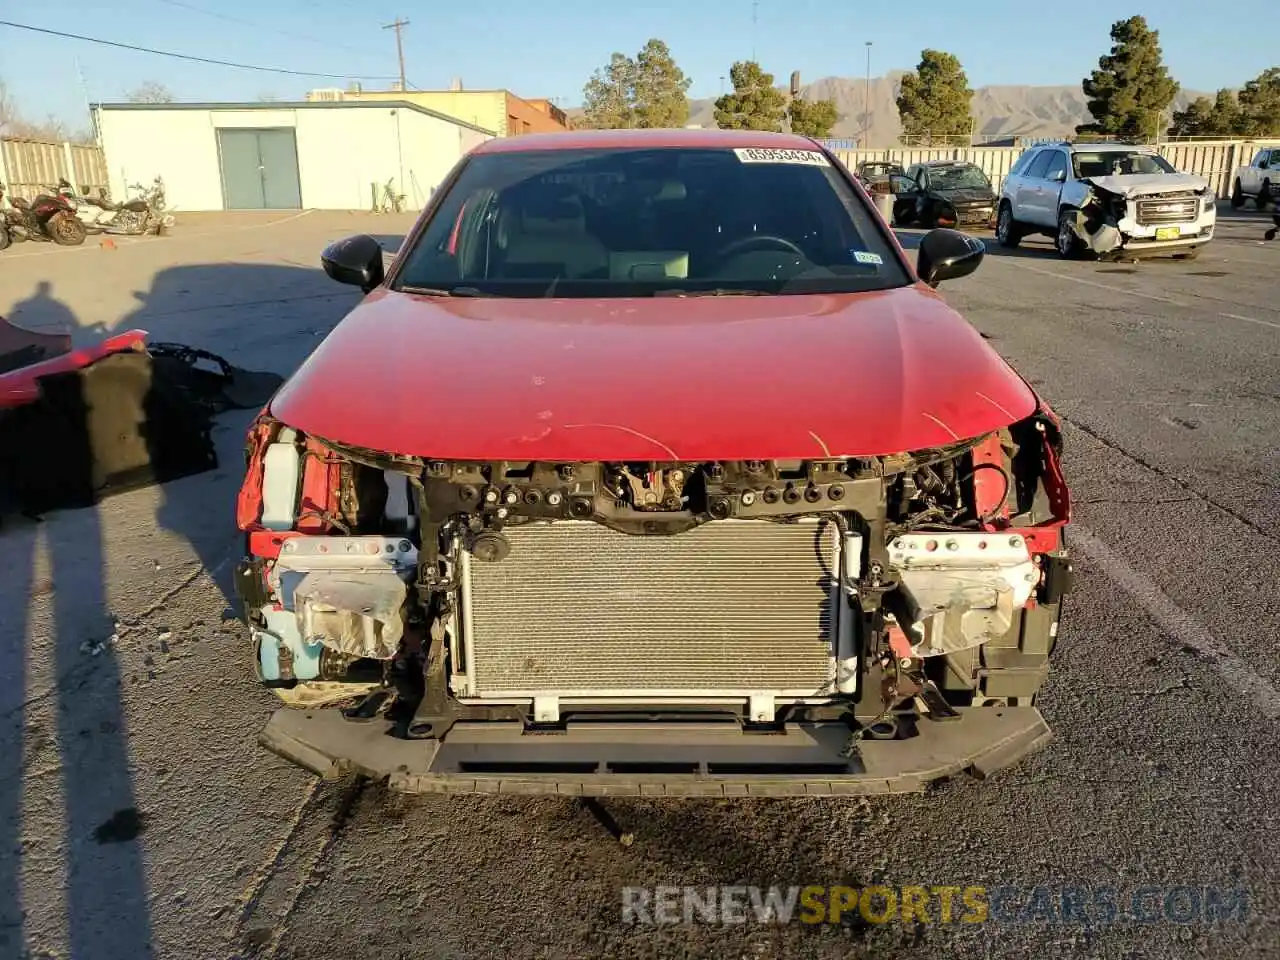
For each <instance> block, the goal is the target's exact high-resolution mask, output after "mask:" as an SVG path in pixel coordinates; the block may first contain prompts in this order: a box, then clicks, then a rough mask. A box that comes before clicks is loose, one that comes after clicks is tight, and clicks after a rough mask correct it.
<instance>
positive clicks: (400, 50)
mask: <svg viewBox="0 0 1280 960" xmlns="http://www.w3.org/2000/svg"><path fill="white" fill-rule="evenodd" d="M408 25H409V21H408V20H401V19H400V18H399V17H396V22H395V23H388V24H387V25H386V26H384V27H383V28H382V29H383V30H394V31H395V32H396V55H397V56H398V57H399V58H400V92H401V93H404V91H405V90H407V89H408V86H407V85H406V84H405V80H404V43H403V42H402V40H401V38H400V31H401V30H403V29H404V28H405V27H407V26H408Z"/></svg>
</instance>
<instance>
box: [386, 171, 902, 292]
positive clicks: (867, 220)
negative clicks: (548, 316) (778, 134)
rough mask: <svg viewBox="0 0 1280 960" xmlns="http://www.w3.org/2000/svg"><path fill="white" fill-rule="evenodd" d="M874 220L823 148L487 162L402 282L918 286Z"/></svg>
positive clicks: (438, 216) (601, 287) (435, 285)
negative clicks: (912, 281)
mask: <svg viewBox="0 0 1280 960" xmlns="http://www.w3.org/2000/svg"><path fill="white" fill-rule="evenodd" d="M874 217H875V214H874V213H873V212H872V211H871V210H870V208H869V207H868V206H866V205H865V204H864V202H863V201H862V200H860V199H859V197H858V194H857V193H856V192H855V191H854V190H853V188H852V187H850V185H849V184H848V183H847V182H846V181H845V180H844V178H843V177H842V176H841V175H840V173H839V172H838V171H837V170H836V169H835V168H834V167H832V166H831V165H830V163H829V162H828V160H827V159H826V157H825V156H824V155H823V154H822V153H819V152H817V151H810V150H757V149H738V150H733V149H727V148H726V149H688V148H665V149H652V150H636V149H593V150H541V151H512V152H501V153H491V154H484V153H482V154H479V155H477V156H474V157H472V158H471V159H470V160H468V161H467V162H466V164H465V166H464V167H463V169H462V171H461V173H460V175H459V177H458V179H457V180H456V181H455V182H454V183H453V185H452V186H451V187H450V188H449V190H448V193H447V195H446V196H445V197H444V198H443V199H442V201H441V203H440V205H439V207H438V208H437V209H436V211H435V212H434V214H433V216H432V217H431V220H430V221H429V222H428V224H427V225H426V228H425V229H424V230H423V232H422V234H421V236H420V237H419V238H418V241H417V242H416V243H415V244H414V245H413V246H412V248H411V249H409V250H408V251H407V252H406V253H405V255H404V267H403V270H402V271H401V272H400V274H399V275H398V276H397V277H396V279H395V282H394V287H395V288H396V289H403V290H408V291H409V292H413V290H414V289H421V290H424V291H431V292H436V293H454V294H455V295H460V296H513V297H543V296H546V297H592V298H596V297H638V296H681V295H691V296H692V295H731V294H735V293H740V294H792V293H844V292H857V291H864V290H884V289H887V288H889V287H897V286H903V285H905V284H907V283H909V282H910V279H909V277H908V275H907V273H906V271H905V270H904V269H903V267H902V265H901V264H900V262H899V260H898V258H897V256H896V254H895V252H894V251H893V249H892V248H891V247H890V242H889V240H888V239H887V237H886V235H885V232H884V230H883V228H882V227H880V226H878V225H877V223H876V221H875V220H874V219H873V218H874Z"/></svg>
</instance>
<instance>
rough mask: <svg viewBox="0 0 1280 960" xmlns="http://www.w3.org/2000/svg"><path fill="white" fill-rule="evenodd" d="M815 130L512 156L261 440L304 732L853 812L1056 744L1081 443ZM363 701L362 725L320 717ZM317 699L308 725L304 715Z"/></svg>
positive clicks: (265, 648) (643, 140)
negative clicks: (1071, 470) (1047, 698)
mask: <svg viewBox="0 0 1280 960" xmlns="http://www.w3.org/2000/svg"><path fill="white" fill-rule="evenodd" d="M983 253H984V247H983V245H982V243H981V242H980V241H978V240H976V239H974V238H972V237H968V236H966V235H964V234H962V233H959V232H957V231H954V230H945V229H944V230H936V231H933V232H931V233H929V234H928V235H926V236H925V237H923V238H922V239H921V241H920V245H919V251H918V254H917V257H916V262H915V264H914V265H913V264H912V263H911V262H910V261H909V260H908V259H907V256H906V254H905V253H904V252H903V249H902V248H901V246H900V245H899V244H898V242H897V240H896V239H895V236H894V234H893V231H892V230H891V229H889V227H888V226H887V225H886V224H885V222H884V220H883V219H882V218H881V217H879V216H878V215H877V214H876V212H875V210H874V209H873V208H872V207H871V205H870V204H869V203H868V200H867V197H866V194H865V193H864V192H862V191H861V190H859V189H858V187H857V185H856V183H855V181H854V178H853V177H852V175H850V174H849V173H848V172H847V171H846V170H845V168H844V167H843V166H842V165H841V164H839V162H838V161H837V160H836V159H835V158H834V157H833V156H832V155H831V154H830V153H829V152H828V151H826V150H824V149H823V148H822V147H820V146H819V145H818V144H816V143H815V142H814V141H812V140H809V139H806V138H804V137H799V136H792V135H784V134H773V133H761V132H753V131H743V130H734V131H723V130H719V131H709V130H615V131H591V132H574V133H562V134H554V135H545V136H543V135H531V136H525V137H514V138H510V139H495V140H490V141H488V142H486V143H484V144H482V145H480V146H479V147H477V148H476V149H475V150H473V151H472V152H471V153H470V154H469V155H468V156H467V157H465V158H464V159H463V160H462V161H461V162H460V163H459V164H458V166H457V167H456V168H455V169H454V170H453V172H452V173H451V174H450V175H449V176H448V177H447V178H446V179H445V181H444V182H443V183H442V184H441V185H440V187H439V188H438V189H437V190H436V191H435V193H434V195H433V196H432V199H431V202H430V204H429V206H428V207H427V209H426V210H424V211H423V213H422V215H421V217H420V218H419V220H418V223H417V224H416V225H415V226H414V228H413V230H412V231H411V232H410V233H409V235H408V236H407V238H406V239H405V241H404V243H403V245H402V247H401V249H400V252H399V253H398V255H397V256H396V258H395V261H394V263H393V264H392V265H391V267H390V268H389V270H388V271H387V272H386V273H385V275H384V267H383V251H382V249H381V247H380V246H379V244H378V242H377V241H376V240H375V239H374V238H372V237H369V236H365V235H361V236H355V237H350V238H347V239H346V240H342V241H338V242H336V243H335V244H333V245H331V246H330V247H329V248H328V249H326V250H325V252H324V254H323V256H322V258H321V259H322V263H323V266H324V269H325V270H326V271H327V272H328V273H329V275H330V276H331V277H333V278H334V279H335V280H338V281H339V282H342V283H348V284H353V285H356V286H358V287H360V288H361V289H362V290H363V291H365V293H366V294H367V295H366V296H365V298H364V300H363V302H362V303H360V304H359V305H358V306H357V307H356V308H355V309H354V310H353V311H352V312H351V313H350V314H349V315H348V316H347V317H346V318H344V319H343V320H342V321H341V322H340V323H339V324H338V326H337V327H336V328H335V329H334V330H333V332H332V333H331V334H330V335H329V336H328V337H327V338H326V340H325V341H324V342H323V343H322V344H321V345H320V346H319V347H318V348H317V349H316V351H315V352H314V353H313V354H312V355H311V356H310V357H309V358H308V359H307V361H306V362H305V363H304V364H303V365H302V366H301V368H299V370H298V371H297V372H296V373H294V375H293V376H292V377H291V378H290V379H289V380H288V381H287V382H286V384H285V385H284V386H283V387H282V388H281V389H280V391H279V392H278V393H277V394H276V395H275V397H274V398H273V399H272V400H271V402H270V404H269V405H268V407H267V408H266V409H265V410H264V411H263V412H262V414H261V415H260V416H259V417H258V419H257V421H256V422H255V423H254V425H253V426H252V427H251V429H250V433H249V437H248V448H247V470H246V474H245V478H244V483H243V486H242V488H241V491H240V497H239V502H238V507H237V520H238V524H239V527H240V529H241V530H242V531H243V532H244V535H245V543H244V545H245V556H244V559H243V561H242V562H240V563H239V565H238V567H237V570H236V574H235V582H236V584H237V588H238V590H239V594H240V597H241V600H242V603H243V607H244V615H245V619H246V621H247V628H248V629H247V634H248V638H249V640H250V643H251V646H248V645H247V649H251V650H252V655H253V661H254V665H255V666H254V669H255V671H256V673H257V675H258V678H259V679H260V680H261V681H262V682H263V683H264V684H265V685H266V686H268V687H270V688H271V689H273V690H274V691H275V692H276V693H277V694H279V696H280V698H281V699H282V700H283V701H284V703H285V706H284V707H283V708H281V709H280V710H278V711H277V712H276V713H275V715H274V716H273V717H272V719H271V720H270V721H269V722H268V724H267V726H266V728H265V730H264V731H263V733H262V743H263V744H264V745H266V746H267V747H268V748H269V749H271V750H273V751H276V752H277V753H279V754H280V755H282V756H285V757H287V758H290V759H291V760H293V761H294V762H296V763H299V764H301V765H303V766H306V767H308V768H310V769H312V770H314V771H316V772H319V773H322V774H329V773H334V772H339V771H343V770H358V771H364V772H365V773H367V774H369V775H373V776H378V777H387V778H389V780H390V781H391V784H392V786H393V787H395V788H397V789H403V790H410V791H450V792H495V791H518V792H526V793H527V792H543V793H552V794H562V795H563V794H578V795H584V794H606V793H607V794H615V793H631V794H638V795H645V796H650V795H652V796H670V795H676V794H686V795H687V794H696V795H721V796H724V795H730V796H744V795H748V794H755V793H761V794H769V795H777V794H803V795H813V794H822V795H831V794H840V793H844V794H848V793H867V792H878V793H883V792H885V791H916V790H920V789H922V788H923V785H924V784H925V783H926V782H928V781H931V780H934V779H937V778H939V777H943V776H947V775H950V774H952V773H956V772H959V771H962V770H966V769H969V770H972V771H974V772H975V773H977V774H979V775H985V774H987V773H989V772H991V771H993V770H995V769H998V768H1001V767H1004V766H1007V765H1008V764H1010V763H1013V762H1015V761H1016V760H1017V759H1018V758H1019V757H1021V756H1023V755H1025V754H1026V753H1027V752H1029V751H1031V750H1034V749H1036V748H1038V747H1039V746H1041V745H1042V744H1044V743H1045V742H1046V741H1047V740H1048V738H1049V736H1050V734H1049V728H1048V726H1047V724H1046V723H1045V721H1044V719H1043V718H1042V717H1041V715H1040V713H1039V712H1038V710H1037V709H1036V707H1035V697H1036V694H1037V692H1038V690H1039V689H1040V687H1041V685H1042V683H1043V682H1044V680H1045V677H1046V675H1047V671H1048V662H1049V657H1050V654H1051V652H1052V650H1053V648H1054V646H1055V643H1056V639H1057V636H1058V616H1059V609H1060V604H1061V601H1062V596H1063V594H1064V592H1065V591H1066V589H1067V588H1068V586H1069V584H1070V579H1071V569H1070V563H1069V561H1068V559H1067V552H1066V546H1065V542H1064V540H1063V527H1064V525H1065V524H1066V522H1067V520H1068V516H1069V508H1070V504H1069V495H1068V491H1067V488H1066V485H1065V483H1064V481H1063V477H1062V473H1061V471H1060V468H1059V456H1060V452H1061V434H1060V431H1059V424H1058V420H1057V419H1056V418H1055V416H1054V415H1053V413H1052V412H1051V411H1050V410H1049V409H1048V407H1047V406H1046V405H1045V404H1044V403H1043V402H1042V401H1041V400H1040V398H1039V397H1038V396H1037V395H1036V393H1035V391H1034V390H1033V389H1032V388H1031V387H1030V386H1029V385H1028V384H1027V383H1026V381H1024V380H1023V378H1022V377H1020V376H1019V375H1018V374H1017V373H1015V372H1014V370H1013V369H1012V368H1011V367H1010V366H1009V365H1008V363H1006V362H1005V361H1004V360H1003V359H1002V358H1001V357H1000V355H999V354H997V353H996V352H995V351H994V350H993V349H992V348H991V347H990V346H989V345H988V344H987V342H986V341H985V340H984V339H983V338H982V337H981V336H980V335H979V333H978V332H977V331H976V330H975V329H974V327H973V326H972V325H971V324H970V323H968V322H967V321H966V320H965V319H964V318H963V317H961V316H960V315H959V314H958V313H956V312H955V311H954V310H953V309H952V308H951V307H949V306H948V305H947V304H946V302H945V301H944V300H943V299H942V298H941V296H940V295H939V294H938V293H937V292H936V291H935V290H934V289H933V288H934V287H935V286H936V285H937V284H938V283H939V282H940V281H944V280H948V279H953V278H958V277H963V276H965V275H967V274H969V273H972V272H973V270H974V269H976V268H977V266H978V264H979V262H980V261H981V259H982V257H983ZM321 707H329V709H320V708H321ZM298 708H301V709H298Z"/></svg>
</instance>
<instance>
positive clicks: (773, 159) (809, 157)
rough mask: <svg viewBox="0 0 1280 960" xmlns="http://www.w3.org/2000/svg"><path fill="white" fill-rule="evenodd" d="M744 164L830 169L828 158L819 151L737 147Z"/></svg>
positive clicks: (735, 150) (735, 151) (736, 152)
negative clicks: (790, 165)
mask: <svg viewBox="0 0 1280 960" xmlns="http://www.w3.org/2000/svg"><path fill="white" fill-rule="evenodd" d="M733 152H734V153H735V154H737V155H738V159H739V160H741V161H742V162H743V163H802V164H808V165H809V166H813V167H829V166H831V164H830V163H829V162H828V161H827V158H826V157H825V156H823V155H822V154H821V153H819V152H818V151H817V150H778V149H775V148H772V147H735V148H734V151H733Z"/></svg>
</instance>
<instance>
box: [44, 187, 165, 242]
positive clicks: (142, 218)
mask: <svg viewBox="0 0 1280 960" xmlns="http://www.w3.org/2000/svg"><path fill="white" fill-rule="evenodd" d="M132 189H133V190H134V191H135V192H136V193H137V196H135V197H134V198H133V199H132V200H126V201H125V202H124V203H113V202H112V201H111V200H110V198H109V197H107V196H106V195H105V191H104V195H103V196H100V197H91V196H88V195H84V194H77V193H76V192H75V190H74V188H73V187H72V186H71V184H70V183H68V182H67V181H66V179H65V178H64V179H63V180H61V181H59V184H58V190H59V193H62V194H63V195H64V196H68V198H69V199H70V200H71V201H72V203H73V204H74V206H75V209H76V216H77V217H78V218H79V219H80V221H81V222H82V223H83V224H84V226H85V230H87V231H88V232H89V233H92V234H99V233H106V234H114V235H116V236H127V237H137V236H141V235H142V234H144V233H150V234H155V235H156V236H159V235H160V233H161V232H162V231H163V230H164V229H165V228H167V227H171V226H173V222H174V221H173V217H172V216H170V215H167V214H165V213H164V209H165V198H164V181H163V180H161V179H160V178H159V177H156V179H155V184H154V185H153V186H152V187H151V189H150V190H147V189H144V188H143V186H142V184H140V183H138V184H134V185H133V187H132Z"/></svg>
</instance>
